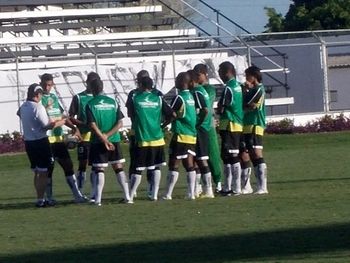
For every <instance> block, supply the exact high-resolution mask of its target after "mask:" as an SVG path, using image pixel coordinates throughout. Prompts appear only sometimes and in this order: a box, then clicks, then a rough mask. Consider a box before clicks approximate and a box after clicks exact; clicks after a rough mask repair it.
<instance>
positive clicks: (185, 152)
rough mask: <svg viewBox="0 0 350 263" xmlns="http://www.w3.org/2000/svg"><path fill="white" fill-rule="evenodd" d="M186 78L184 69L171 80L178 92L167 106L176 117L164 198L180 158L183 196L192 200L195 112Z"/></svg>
mask: <svg viewBox="0 0 350 263" xmlns="http://www.w3.org/2000/svg"><path fill="white" fill-rule="evenodd" d="M190 81H191V79H190V76H189V74H188V73H187V72H181V73H180V74H179V75H177V77H176V79H175V87H176V88H177V89H178V90H179V92H178V95H177V96H176V97H175V98H174V99H173V101H172V103H171V108H172V109H173V111H174V112H176V115H177V118H176V119H175V120H174V121H173V122H172V124H171V131H172V133H173V137H172V139H171V142H170V145H169V171H168V177H167V189H166V193H165V196H164V197H163V199H164V200H171V199H172V192H173V189H174V187H175V184H176V182H177V179H178V177H179V164H180V161H181V160H182V164H183V166H184V167H185V169H186V172H187V189H188V190H187V196H186V198H188V199H189V200H194V199H195V184H196V171H195V168H194V156H195V155H196V152H195V146H196V140H197V138H196V136H197V130H196V120H197V114H196V107H195V102H194V99H193V95H192V94H191V92H190V91H189V89H188V88H189V84H190Z"/></svg>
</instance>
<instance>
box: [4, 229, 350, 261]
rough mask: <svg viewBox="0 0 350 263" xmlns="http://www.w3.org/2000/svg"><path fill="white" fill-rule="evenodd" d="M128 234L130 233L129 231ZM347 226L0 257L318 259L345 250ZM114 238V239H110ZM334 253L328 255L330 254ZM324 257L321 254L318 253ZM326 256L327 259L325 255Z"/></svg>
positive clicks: (349, 242) (349, 232)
mask: <svg viewBox="0 0 350 263" xmlns="http://www.w3.org/2000/svg"><path fill="white" fill-rule="evenodd" d="M130 234H131V235H132V233H130ZM349 236H350V223H344V224H335V225H325V226H317V227H311V228H295V229H287V230H277V231H269V232H259V233H246V234H232V235H226V236H216V237H215V236H214V237H202V238H193V239H178V240H163V241H154V242H136V243H125V244H115V245H105V246H96V247H83V248H72V249H66V250H56V251H50V252H37V253H33V254H24V255H14V256H7V257H2V258H0V261H1V262H2V263H5V262H11V263H16V262H35V263H40V262H50V263H55V262H145V263H148V262H149V263H151V262H170V263H175V262H194V263H197V262H198V263H203V262H210V263H216V262H224V261H225V262H226V261H237V262H239V261H243V260H255V261H263V260H267V259H275V260H276V259H283V258H291V257H293V258H295V257H297V258H303V257H308V256H312V255H313V256H316V258H317V256H318V254H320V253H335V252H344V251H345V252H346V253H347V251H348V250H349V249H350V239H349ZM116 238H118V237H116ZM332 255H334V254H332ZM323 256H324V255H323ZM326 257H327V256H326Z"/></svg>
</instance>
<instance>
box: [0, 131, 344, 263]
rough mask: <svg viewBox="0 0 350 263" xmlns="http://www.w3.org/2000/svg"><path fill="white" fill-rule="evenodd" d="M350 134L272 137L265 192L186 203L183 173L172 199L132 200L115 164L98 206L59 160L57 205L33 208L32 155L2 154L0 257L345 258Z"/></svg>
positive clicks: (26, 259) (164, 259)
mask: <svg viewBox="0 0 350 263" xmlns="http://www.w3.org/2000/svg"><path fill="white" fill-rule="evenodd" d="M349 138H350V133H330V134H316V135H284V136H272V135H270V136H266V140H265V159H266V160H267V163H268V168H269V191H270V194H269V195H267V196H253V195H250V196H239V197H218V198H215V199H213V200H196V201H194V202H189V201H185V200H183V197H184V195H185V191H186V190H185V189H186V185H185V178H184V175H183V173H182V174H181V178H180V180H179V183H178V185H177V187H176V189H175V199H174V200H173V201H171V202H164V201H163V202H162V201H159V202H156V203H154V202H149V201H147V200H145V198H143V199H141V200H136V203H135V204H134V205H130V206H127V205H120V204H117V201H118V199H119V198H120V197H121V196H122V194H121V191H120V188H119V186H117V183H116V179H115V176H114V175H113V173H112V172H111V170H108V175H107V177H106V186H105V191H104V200H103V206H102V207H94V206H90V205H87V204H86V205H76V204H72V203H70V202H69V200H71V196H70V193H69V191H68V187H67V186H66V184H65V181H64V176H63V174H62V171H61V169H60V168H59V167H58V166H57V168H56V172H55V175H54V184H55V188H54V189H55V196H56V198H57V199H58V200H59V201H61V202H60V204H59V205H58V206H57V207H55V208H45V209H35V208H34V207H33V201H34V198H33V197H34V190H33V185H32V174H31V172H30V171H29V169H28V161H27V158H26V156H25V155H14V156H2V157H0V186H1V188H0V189H1V191H0V241H1V244H0V262H2V263H3V262H35V263H37V262H72V263H73V262H74V263H75V262H198V263H200V262H201V263H202V262H349V260H350V259H349V258H350V207H349V204H350V200H349V197H350V195H349V194H350V174H349V171H350V162H349V149H350V140H349ZM125 152H126V149H125ZM163 175H165V170H164V173H163ZM143 181H145V180H143ZM164 182H165V180H163V181H162V184H163V185H164ZM87 186H88V185H87ZM87 188H88V187H87ZM140 189H141V190H140V191H139V193H138V195H139V196H140V197H145V195H146V194H145V191H144V189H145V184H143V185H141V186H140ZM161 192H162V191H161Z"/></svg>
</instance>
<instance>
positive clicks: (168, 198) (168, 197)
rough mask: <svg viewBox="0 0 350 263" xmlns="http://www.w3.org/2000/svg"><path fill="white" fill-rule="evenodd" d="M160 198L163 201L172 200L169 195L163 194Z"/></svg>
mask: <svg viewBox="0 0 350 263" xmlns="http://www.w3.org/2000/svg"><path fill="white" fill-rule="evenodd" d="M162 199H163V200H165V201H169V200H172V199H173V198H172V197H171V196H168V195H165V196H163V197H162Z"/></svg>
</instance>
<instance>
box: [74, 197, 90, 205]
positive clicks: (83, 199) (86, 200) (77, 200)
mask: <svg viewBox="0 0 350 263" xmlns="http://www.w3.org/2000/svg"><path fill="white" fill-rule="evenodd" d="M88 201H89V198H87V197H86V196H79V197H78V198H75V200H74V202H75V203H76V204H82V203H86V202H88Z"/></svg>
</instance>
